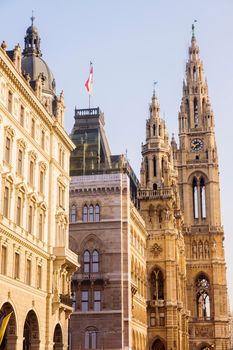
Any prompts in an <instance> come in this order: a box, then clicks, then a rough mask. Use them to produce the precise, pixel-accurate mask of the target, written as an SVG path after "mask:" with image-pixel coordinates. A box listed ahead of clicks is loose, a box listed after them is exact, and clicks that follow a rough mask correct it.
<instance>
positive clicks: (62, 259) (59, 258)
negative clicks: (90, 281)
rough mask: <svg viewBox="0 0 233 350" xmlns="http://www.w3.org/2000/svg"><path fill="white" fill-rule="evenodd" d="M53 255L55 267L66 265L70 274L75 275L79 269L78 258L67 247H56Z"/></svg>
mask: <svg viewBox="0 0 233 350" xmlns="http://www.w3.org/2000/svg"><path fill="white" fill-rule="evenodd" d="M53 254H54V255H55V265H57V267H61V266H62V265H66V266H67V268H68V270H69V272H70V273H73V272H75V271H76V270H77V268H78V267H79V263H78V256H77V255H76V254H75V253H74V252H72V251H71V250H70V249H69V248H66V247H54V248H53Z"/></svg>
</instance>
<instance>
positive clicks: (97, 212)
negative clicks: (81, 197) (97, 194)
mask: <svg viewBox="0 0 233 350" xmlns="http://www.w3.org/2000/svg"><path fill="white" fill-rule="evenodd" d="M95 221H96V222H98V221H100V206H99V204H96V206H95Z"/></svg>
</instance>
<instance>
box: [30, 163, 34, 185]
mask: <svg viewBox="0 0 233 350" xmlns="http://www.w3.org/2000/svg"><path fill="white" fill-rule="evenodd" d="M34 166H35V164H34V162H33V160H30V163H29V183H30V184H31V185H33V184H34Z"/></svg>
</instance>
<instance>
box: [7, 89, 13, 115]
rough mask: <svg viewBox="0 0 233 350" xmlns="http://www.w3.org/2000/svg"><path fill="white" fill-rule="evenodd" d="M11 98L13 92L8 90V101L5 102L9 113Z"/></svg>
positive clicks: (10, 110)
mask: <svg viewBox="0 0 233 350" xmlns="http://www.w3.org/2000/svg"><path fill="white" fill-rule="evenodd" d="M12 100H13V94H12V92H11V91H10V90H9V91H8V101H7V102H8V103H7V109H8V111H9V112H10V113H12Z"/></svg>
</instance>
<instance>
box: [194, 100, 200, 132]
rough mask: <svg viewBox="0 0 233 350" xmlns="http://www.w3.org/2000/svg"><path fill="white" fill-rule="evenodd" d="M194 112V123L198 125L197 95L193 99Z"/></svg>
mask: <svg viewBox="0 0 233 350" xmlns="http://www.w3.org/2000/svg"><path fill="white" fill-rule="evenodd" d="M193 113H194V125H195V127H197V126H198V123H199V121H198V100H197V98H196V97H194V100H193Z"/></svg>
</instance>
